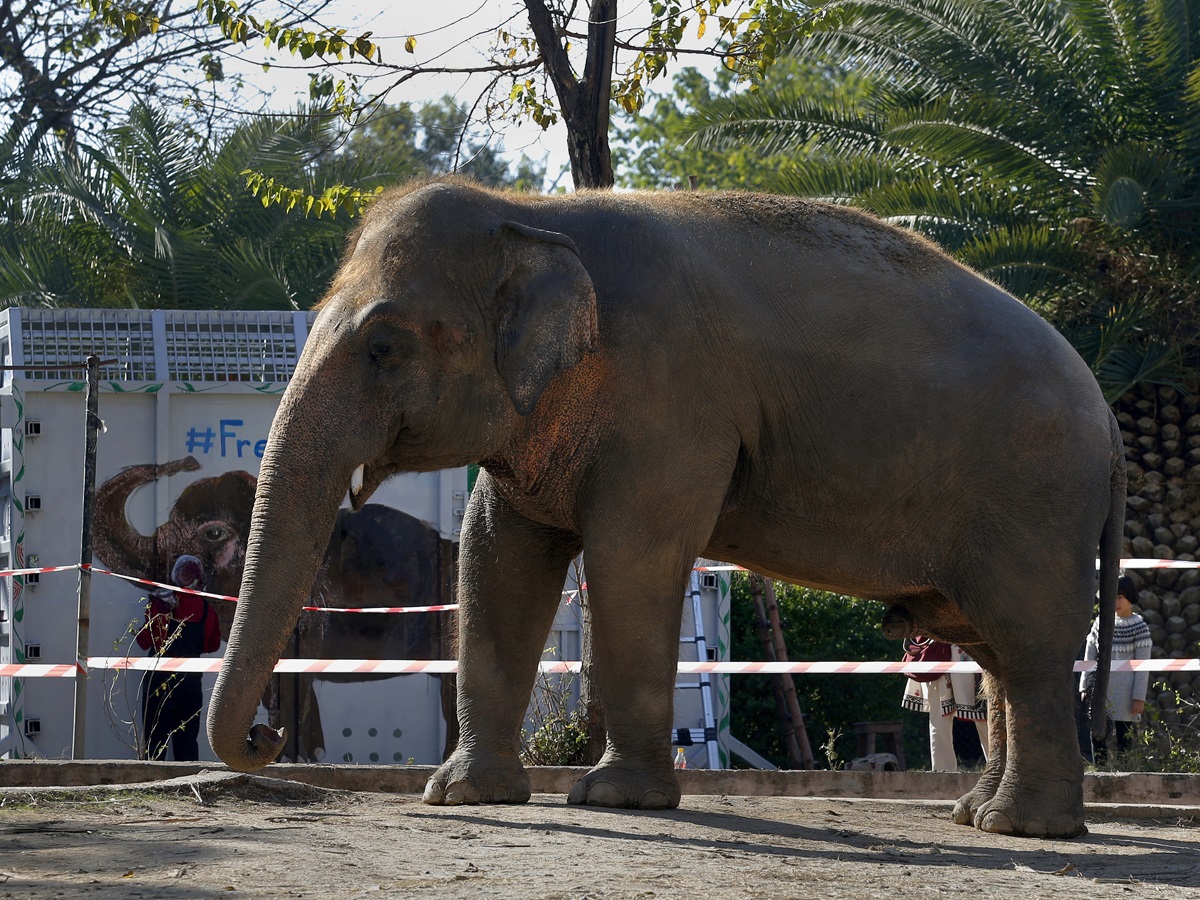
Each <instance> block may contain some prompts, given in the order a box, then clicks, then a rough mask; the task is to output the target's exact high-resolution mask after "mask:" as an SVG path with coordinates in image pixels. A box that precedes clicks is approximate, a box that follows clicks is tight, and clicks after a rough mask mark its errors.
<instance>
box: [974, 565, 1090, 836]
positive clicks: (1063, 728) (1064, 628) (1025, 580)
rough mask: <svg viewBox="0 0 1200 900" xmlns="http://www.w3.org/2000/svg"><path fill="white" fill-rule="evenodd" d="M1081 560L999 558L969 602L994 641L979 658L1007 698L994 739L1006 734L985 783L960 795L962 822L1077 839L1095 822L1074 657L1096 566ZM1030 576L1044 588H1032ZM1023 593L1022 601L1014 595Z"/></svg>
mask: <svg viewBox="0 0 1200 900" xmlns="http://www.w3.org/2000/svg"><path fill="white" fill-rule="evenodd" d="M1031 555H1032V554H1031ZM1060 558H1061V557H1060ZM1088 562H1090V560H1088ZM1073 568H1074V569H1075V571H1074V572H1071V571H1064V570H1067V569H1068V565H1066V564H1064V565H1062V566H1052V565H1049V564H1043V565H1032V564H1030V563H1029V562H1028V561H1027V562H1026V565H1025V566H1024V567H1023V568H1022V567H1021V566H1019V565H1013V566H1009V567H1003V566H998V567H997V568H995V569H992V570H991V572H990V576H991V577H990V578H988V579H986V580H983V579H981V580H980V581H979V582H978V583H977V584H976V586H975V590H976V591H977V592H978V593H977V594H976V595H975V599H976V600H977V602H976V603H975V604H974V605H972V604H971V603H970V602H967V603H965V604H964V612H965V613H966V614H967V616H968V618H970V619H971V621H972V624H974V625H975V626H976V627H977V629H978V630H979V632H980V635H981V636H982V637H983V638H984V640H985V641H986V643H987V645H988V654H986V655H981V656H982V658H981V659H980V662H981V664H982V665H984V666H985V667H986V668H987V669H988V670H989V671H990V672H991V674H992V676H993V678H994V679H995V681H994V683H993V685H992V693H993V695H994V696H995V697H996V698H997V700H1000V699H1002V702H1003V705H1002V706H1000V705H997V708H996V710H995V717H989V722H990V723H991V724H992V727H993V728H997V729H1003V732H1002V733H999V734H996V735H995V736H993V737H992V738H991V740H990V741H989V743H991V744H992V746H995V742H996V741H997V740H998V739H1000V738H1006V752H1004V753H999V752H995V753H994V759H995V762H994V764H993V763H992V762H989V765H988V767H987V769H986V770H985V771H984V774H983V777H982V778H981V779H980V784H979V785H978V786H977V787H976V789H975V790H973V791H971V792H970V793H968V794H967V795H966V796H965V797H963V798H962V799H961V800H960V801H959V803H958V805H957V806H956V808H955V819H956V821H964V820H965V819H966V818H967V816H968V815H969V816H970V821H971V822H972V823H973V824H974V825H975V827H977V828H979V829H980V830H982V831H987V832H994V833H999V834H1013V835H1023V836H1027V837H1047V838H1069V837H1076V836H1078V835H1080V834H1084V833H1086V831H1087V828H1086V826H1085V825H1084V817H1083V760H1082V757H1081V756H1080V753H1079V743H1078V740H1077V738H1076V730H1075V719H1074V703H1073V700H1074V697H1073V692H1074V676H1073V674H1072V666H1073V663H1074V660H1075V655H1076V653H1077V651H1078V649H1079V645H1080V643H1082V640H1083V637H1084V635H1085V634H1086V632H1087V625H1088V619H1089V617H1090V611H1091V599H1092V594H1091V582H1092V573H1091V572H1090V571H1087V570H1084V568H1083V566H1082V565H1076V566H1074V567H1073ZM1081 570H1082V571H1081ZM981 574H982V573H981ZM1030 585H1035V586H1036V589H1037V592H1038V596H1037V597H1032V598H1029V597H1025V596H1024V594H1023V590H1024V591H1025V592H1027V591H1028V589H1029V586H1030ZM984 591H986V592H987V595H986V598H985V599H984V600H982V601H980V600H979V598H980V597H984V594H983V592H984ZM1018 597H1021V598H1023V600H1024V602H1014V601H1013V598H1018ZM987 655H990V657H991V659H990V661H989V659H988V658H987ZM1001 714H1003V716H1004V721H1003V723H1002V724H1001V723H1000V722H999V721H998V719H999V716H1000V715H1001ZM997 775H999V778H998V779H997ZM989 794H990V797H989V796H988V795H989Z"/></svg>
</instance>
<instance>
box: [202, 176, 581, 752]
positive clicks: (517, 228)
mask: <svg viewBox="0 0 1200 900" xmlns="http://www.w3.org/2000/svg"><path fill="white" fill-rule="evenodd" d="M525 208H526V209H530V210H532V211H534V212H536V206H526V207H525ZM595 304H596V298H595V292H594V289H593V286H592V282H591V279H590V278H589V276H588V273H587V271H586V270H585V269H584V266H583V263H582V262H581V260H580V257H579V252H578V250H577V248H576V246H575V244H574V243H573V242H572V240H571V239H570V238H568V237H567V236H565V235H563V234H560V233H556V232H554V231H550V230H545V229H544V228H542V227H540V226H539V225H538V223H537V222H536V221H534V222H532V223H531V222H529V221H522V220H521V219H520V217H518V216H517V215H516V214H514V213H513V212H512V209H511V208H510V204H509V202H508V201H506V200H505V198H504V197H503V195H500V194H491V193H488V192H485V191H483V190H480V189H476V188H471V187H468V186H465V185H457V184H432V185H425V186H423V187H418V188H415V189H409V190H405V189H401V190H399V191H397V192H394V193H392V194H390V195H385V196H384V197H383V198H381V199H380V200H379V201H378V202H377V203H376V204H375V206H374V208H373V209H372V210H371V212H370V213H369V214H368V215H367V217H366V218H365V220H364V221H363V223H362V225H361V226H360V228H359V229H358V231H357V232H356V233H355V234H354V235H353V236H352V237H351V239H350V244H349V248H348V252H347V255H346V257H345V259H344V260H343V262H342V266H341V268H340V270H339V272H338V274H337V276H336V277H335V279H334V281H333V284H332V286H331V288H330V291H329V293H328V295H327V296H326V298H325V300H323V301H322V303H321V306H320V312H319V315H318V316H317V319H316V321H315V323H314V325H313V329H312V332H311V333H310V335H309V338H308V341H307V343H306V344H305V347H304V352H303V354H302V356H301V358H300V361H299V363H298V365H297V368H296V371H295V374H294V376H293V378H292V380H291V382H290V384H289V385H288V388H287V390H286V392H285V393H284V396H283V398H282V400H281V402H280V405H279V409H278V411H277V412H276V415H275V421H274V423H273V424H272V426H271V432H270V435H269V437H268V440H267V448H266V453H265V455H264V457H263V460H262V465H261V467H260V470H259V483H258V491H257V495H256V498H255V505H254V517H253V522H252V524H251V530H250V544H249V548H248V552H247V557H246V569H245V576H244V578H243V581H242V590H241V597H240V600H241V602H239V603H238V605H237V613H236V618H235V621H234V625H233V630H232V633H231V635H230V638H229V647H228V650H227V652H226V655H225V661H224V663H223V665H222V667H221V674H220V676H219V677H218V679H217V684H216V688H215V690H214V693H213V698H212V702H211V704H210V706H209V715H208V734H209V740H210V742H211V744H212V747H213V749H214V751H216V753H217V754H218V755H219V756H220V757H221V759H223V760H224V761H225V762H226V763H228V764H229V765H230V766H231V767H233V768H235V769H240V770H244V771H253V770H255V769H258V768H261V767H262V766H263V765H266V764H267V763H268V762H270V761H271V760H272V759H274V758H275V756H276V755H278V752H279V749H280V748H281V747H282V740H281V739H280V738H279V736H278V735H275V734H274V733H273V732H271V731H270V730H269V729H263V728H262V727H261V726H260V727H256V729H255V731H254V733H252V734H250V737H249V739H248V738H247V734H248V730H249V727H250V725H251V723H252V722H253V719H254V716H255V712H256V709H257V704H258V698H259V697H260V696H261V695H262V693H263V689H264V687H265V685H266V683H267V680H268V678H269V677H270V674H271V670H272V667H273V665H274V663H275V661H276V660H277V659H278V658H279V656H280V654H281V653H282V652H283V649H284V646H285V644H286V642H287V639H288V636H289V635H290V633H291V629H292V626H293V624H294V623H295V621H296V618H297V615H298V613H299V610H300V607H301V605H302V604H303V602H304V600H305V598H307V597H308V595H309V590H310V587H311V585H312V583H313V578H314V575H315V573H316V571H317V568H318V565H319V564H320V562H321V559H322V556H323V553H324V550H325V547H326V544H327V543H328V541H329V534H330V531H331V530H332V528H333V524H334V519H335V517H336V514H337V510H338V507H339V506H340V504H341V501H342V499H343V498H344V497H345V495H346V491H347V488H349V489H350V492H351V502H352V504H353V505H354V507H355V508H356V509H357V508H360V507H361V506H362V504H363V503H365V502H366V500H367V498H369V497H370V495H371V493H372V492H373V491H374V490H375V489H376V488H377V487H378V485H379V484H380V483H381V482H382V481H383V480H384V479H385V478H387V477H388V476H389V475H391V474H393V473H396V472H402V471H433V470H437V469H442V468H447V467H451V466H460V465H464V464H466V463H469V462H473V461H477V460H481V459H492V458H499V457H501V456H503V454H504V453H505V451H506V450H507V449H508V448H509V447H510V446H511V444H512V442H513V440H514V436H515V435H516V434H517V433H518V432H519V430H520V429H521V428H522V427H523V426H522V421H523V418H524V417H526V416H528V415H529V414H530V413H531V411H533V410H534V407H535V406H536V405H537V404H538V401H539V399H540V398H541V397H542V395H543V392H544V391H545V390H546V389H547V387H548V386H549V384H550V382H551V381H552V380H553V379H554V378H555V377H556V376H557V375H559V374H560V373H561V372H563V371H565V370H566V369H568V368H570V367H571V366H573V365H575V364H576V363H577V362H578V361H579V360H580V359H582V357H583V356H584V354H585V353H586V352H587V351H588V350H589V349H590V348H591V347H592V346H593V345H594V343H595V341H596V337H597V328H596V306H595Z"/></svg>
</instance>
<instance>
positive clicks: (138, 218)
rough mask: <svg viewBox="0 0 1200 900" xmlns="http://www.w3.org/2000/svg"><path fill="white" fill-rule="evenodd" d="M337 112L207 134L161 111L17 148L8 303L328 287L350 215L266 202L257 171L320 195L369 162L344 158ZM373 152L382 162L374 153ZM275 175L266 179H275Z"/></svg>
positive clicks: (189, 303)
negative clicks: (22, 151) (336, 145)
mask: <svg viewBox="0 0 1200 900" xmlns="http://www.w3.org/2000/svg"><path fill="white" fill-rule="evenodd" d="M336 138H337V134H336V131H335V130H334V128H333V125H332V120H330V119H329V118H328V117H325V118H322V117H315V116H309V115H305V114H297V115H295V116H291V117H283V118H282V119H275V118H271V119H268V118H262V119H252V120H248V121H247V122H245V123H243V124H242V125H241V126H240V127H238V128H237V129H236V130H234V131H233V132H232V133H231V134H230V135H229V136H228V137H227V138H225V139H224V140H223V141H221V142H219V143H217V144H215V145H213V146H207V145H205V144H204V143H202V142H197V141H196V140H195V139H194V137H193V136H192V135H191V134H190V133H189V132H188V130H187V129H186V128H184V127H182V126H180V125H179V124H178V123H175V122H172V121H171V120H169V119H168V118H167V117H166V116H165V115H164V114H163V113H162V111H160V110H156V109H153V108H151V107H149V106H145V105H137V106H135V107H134V109H133V110H132V112H131V114H130V118H129V121H128V123H127V124H125V125H122V126H120V127H117V128H113V129H110V130H109V131H107V132H106V133H105V135H104V139H103V141H102V142H100V143H98V144H97V146H94V147H93V146H88V145H84V146H82V147H80V148H79V151H78V152H77V153H68V152H66V151H64V150H61V149H52V150H47V151H45V152H44V153H43V154H42V155H40V156H39V157H37V158H36V159H35V160H34V161H33V162H31V163H29V164H25V163H23V162H22V161H21V160H20V159H19V158H10V159H9V161H8V162H9V167H8V168H7V170H6V172H5V175H6V178H5V183H4V186H3V190H2V192H0V202H2V203H3V210H4V212H3V215H0V263H2V264H0V304H3V305H45V306H95V307H114V306H116V307H120V306H136V307H142V308H169V309H196V308H201V309H206V308H212V307H218V308H226V309H286V308H305V307H308V306H311V305H312V304H313V303H315V302H316V300H317V299H319V297H320V295H321V292H322V291H323V290H324V286H325V285H326V284H327V283H328V281H329V279H330V277H331V276H332V273H333V271H334V269H335V268H336V265H337V261H338V258H339V256H340V250H341V246H342V243H343V241H344V237H345V234H346V231H347V229H348V227H349V223H348V222H347V221H345V220H344V218H343V220H341V221H338V222H330V221H328V220H326V221H324V222H318V221H317V220H316V219H315V217H314V218H313V219H309V220H306V219H305V218H304V217H302V216H299V215H290V216H289V215H288V213H287V212H286V210H285V208H284V207H283V206H278V207H271V208H265V207H264V206H263V204H262V202H261V201H260V200H259V199H256V198H255V197H254V196H253V195H252V193H251V192H250V191H249V190H247V188H246V175H245V174H244V173H245V172H246V171H247V170H252V171H254V172H259V173H262V174H263V177H264V179H273V184H275V185H279V184H283V183H292V184H299V185H302V186H303V189H304V190H305V191H306V193H308V194H315V195H317V196H320V195H321V193H322V192H323V191H324V190H325V189H326V188H327V187H329V186H331V185H334V184H343V183H346V184H362V188H361V189H363V190H369V189H371V187H372V186H371V185H369V184H364V183H363V180H364V179H366V180H369V177H370V175H369V171H370V170H367V169H364V167H363V166H361V165H357V164H355V163H353V161H349V160H346V159H340V158H337V157H335V156H334V155H333V154H332V153H331V152H330V148H331V146H332V143H333V141H335V140H336ZM375 164H376V163H375V161H372V165H375ZM264 183H265V182H264Z"/></svg>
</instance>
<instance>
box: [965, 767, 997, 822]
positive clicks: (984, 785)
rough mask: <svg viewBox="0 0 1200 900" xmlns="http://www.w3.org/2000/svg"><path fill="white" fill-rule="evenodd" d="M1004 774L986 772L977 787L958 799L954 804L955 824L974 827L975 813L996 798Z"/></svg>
mask: <svg viewBox="0 0 1200 900" xmlns="http://www.w3.org/2000/svg"><path fill="white" fill-rule="evenodd" d="M1002 777H1003V772H996V773H989V772H987V771H985V772H984V773H983V774H982V775H981V776H980V777H979V781H978V782H976V784H975V787H973V788H971V790H969V791H967V793H965V794H963V795H962V796H961V797H959V798H958V802H957V803H955V804H954V824H955V825H974V824H975V813H976V812H978V811H979V809H980V808H981V807H982V806H983V805H984V804H985V803H987V802H988V801H989V800H991V799H992V798H993V797H995V796H996V791H998V790H999V789H1000V781H1001V779H1002Z"/></svg>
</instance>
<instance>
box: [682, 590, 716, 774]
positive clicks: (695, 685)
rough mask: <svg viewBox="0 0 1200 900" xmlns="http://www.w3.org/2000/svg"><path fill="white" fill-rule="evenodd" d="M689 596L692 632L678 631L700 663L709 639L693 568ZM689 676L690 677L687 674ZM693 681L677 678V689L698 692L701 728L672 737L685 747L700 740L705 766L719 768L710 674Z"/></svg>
mask: <svg viewBox="0 0 1200 900" xmlns="http://www.w3.org/2000/svg"><path fill="white" fill-rule="evenodd" d="M688 598H689V599H690V600H691V603H692V630H693V632H694V634H689V635H686V636H685V635H684V634H682V633H681V634H680V636H679V642H680V643H681V644H688V643H691V644H694V645H695V648H696V659H697V660H699V661H701V662H703V661H705V660H707V659H708V658H709V654H708V640H707V639H706V638H705V636H704V609H703V606H702V604H701V602H700V573H699V572H696V571H693V572H692V576H691V580H690V582H689V583H688ZM684 602H687V599H685V601H684ZM688 677H691V676H688ZM695 678H696V681H694V682H692V681H680V680H678V679H676V681H675V689H676V690H698V691H700V702H701V706H702V709H703V716H704V718H703V727H702V728H677V729H675V732H674V734H673V736H672V739H673V742H674V743H675V744H677V745H679V746H683V747H687V746H694V745H696V744H700V743H703V744H704V746H705V751H706V762H707V764H708V768H710V769H719V768H721V750H720V745H719V743H718V742H717V719H716V712H715V707H714V704H713V693H712V692H713V685H712V677H711V676H710V675H709V674H708V673H707V672H702V673H700V674H699V675H696V676H695Z"/></svg>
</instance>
